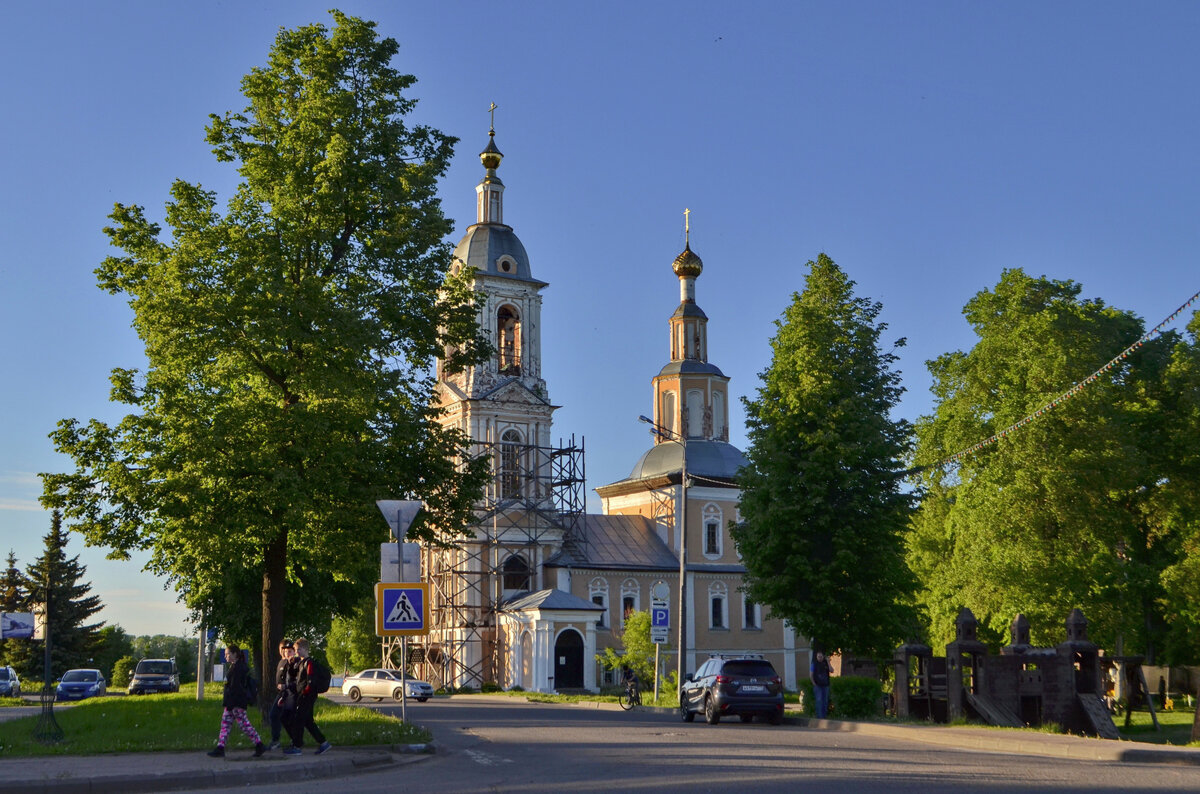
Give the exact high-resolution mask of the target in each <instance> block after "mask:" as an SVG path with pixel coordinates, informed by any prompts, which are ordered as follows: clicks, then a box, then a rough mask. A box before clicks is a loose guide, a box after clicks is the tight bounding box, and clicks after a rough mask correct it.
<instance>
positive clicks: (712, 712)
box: [704, 697, 721, 725]
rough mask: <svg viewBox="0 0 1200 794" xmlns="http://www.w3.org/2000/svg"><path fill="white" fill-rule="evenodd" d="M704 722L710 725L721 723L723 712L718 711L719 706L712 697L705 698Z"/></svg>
mask: <svg viewBox="0 0 1200 794" xmlns="http://www.w3.org/2000/svg"><path fill="white" fill-rule="evenodd" d="M704 721H705V722H707V723H708V724H709V725H716V724H717V723H718V722H720V721H721V712H719V711H717V704H716V703H715V702H714V701H713V699H712V698H711V697H706V698H704Z"/></svg>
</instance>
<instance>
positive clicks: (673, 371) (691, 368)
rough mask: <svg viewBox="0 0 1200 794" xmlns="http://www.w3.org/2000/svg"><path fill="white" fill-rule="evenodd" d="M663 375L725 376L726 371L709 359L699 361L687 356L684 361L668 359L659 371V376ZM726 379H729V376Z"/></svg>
mask: <svg viewBox="0 0 1200 794" xmlns="http://www.w3.org/2000/svg"><path fill="white" fill-rule="evenodd" d="M663 375H719V376H720V377H722V378H725V373H724V372H722V371H721V368H720V367H718V366H717V365H716V364H709V363H708V362H707V361H697V360H696V359H694V358H685V359H683V360H682V361H668V362H667V363H666V364H665V365H664V366H663V368H662V369H660V370H659V371H658V376H659V377H662V376H663ZM725 379H726V380H728V378H725Z"/></svg>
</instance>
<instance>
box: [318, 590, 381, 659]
mask: <svg viewBox="0 0 1200 794" xmlns="http://www.w3.org/2000/svg"><path fill="white" fill-rule="evenodd" d="M326 641H327V645H326V650H327V653H328V656H329V665H330V669H331V670H351V671H358V670H362V669H365V668H367V667H375V666H376V665H377V663H378V661H379V653H380V642H379V636H378V635H376V634H375V599H374V598H365V599H363V600H362V601H360V602H359V603H358V604H357V605H355V608H354V611H353V612H351V613H350V614H348V615H339V616H338V617H335V618H334V619H333V623H332V625H331V626H330V628H329V636H328V637H327V638H326Z"/></svg>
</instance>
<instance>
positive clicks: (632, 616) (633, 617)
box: [596, 610, 671, 692]
mask: <svg viewBox="0 0 1200 794" xmlns="http://www.w3.org/2000/svg"><path fill="white" fill-rule="evenodd" d="M618 639H619V640H620V641H621V646H622V650H621V652H620V653H618V652H617V651H616V650H615V649H614V648H611V647H609V648H605V649H604V653H603V654H598V655H597V656H596V661H598V662H600V664H601V665H603V666H604V669H606V670H620V669H621V668H622V667H628V668H629V669H631V670H633V672H634V673H635V674H637V677H638V680H639V681H641V682H642V691H643V692H646V691H649V692H653V691H654V643H653V642H651V640H650V613H649V612H646V611H639V610H635V611H633V612H630V613H629V614H628V615H626V616H625V629H624V631H622V632H621V633H620V636H619V637H618ZM666 691H671V690H666Z"/></svg>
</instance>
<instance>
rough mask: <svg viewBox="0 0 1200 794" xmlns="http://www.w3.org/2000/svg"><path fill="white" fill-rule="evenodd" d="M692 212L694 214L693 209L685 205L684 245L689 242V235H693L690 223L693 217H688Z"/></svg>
mask: <svg viewBox="0 0 1200 794" xmlns="http://www.w3.org/2000/svg"><path fill="white" fill-rule="evenodd" d="M691 214H692V211H691V210H689V209H687V208H686V207H684V210H683V244H684V245H687V244H688V242H689V237H690V236H691V233H692V227H691V225H690V220H691V219H690V218H689V217H688V216H689V215H691Z"/></svg>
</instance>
